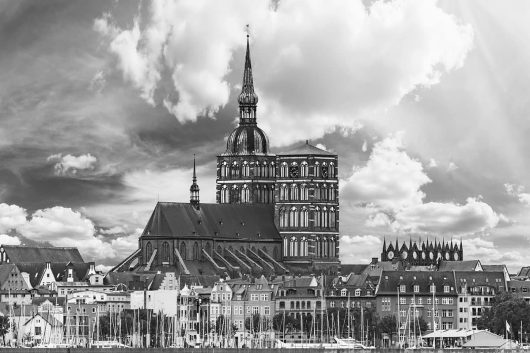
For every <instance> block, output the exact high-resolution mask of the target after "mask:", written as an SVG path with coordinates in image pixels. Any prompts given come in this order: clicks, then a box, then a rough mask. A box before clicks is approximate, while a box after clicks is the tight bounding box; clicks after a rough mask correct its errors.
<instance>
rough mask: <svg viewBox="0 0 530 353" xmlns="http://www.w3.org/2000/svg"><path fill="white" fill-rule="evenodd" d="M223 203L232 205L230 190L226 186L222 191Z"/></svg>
mask: <svg viewBox="0 0 530 353" xmlns="http://www.w3.org/2000/svg"><path fill="white" fill-rule="evenodd" d="M221 203H230V190H229V189H228V188H227V187H226V185H223V188H222V189H221Z"/></svg>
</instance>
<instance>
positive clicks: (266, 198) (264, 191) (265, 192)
mask: <svg viewBox="0 0 530 353" xmlns="http://www.w3.org/2000/svg"><path fill="white" fill-rule="evenodd" d="M261 192H262V194H263V203H269V202H270V200H269V189H268V188H267V185H263V189H262V190H261Z"/></svg>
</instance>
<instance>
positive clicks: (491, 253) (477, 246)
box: [463, 237, 526, 268]
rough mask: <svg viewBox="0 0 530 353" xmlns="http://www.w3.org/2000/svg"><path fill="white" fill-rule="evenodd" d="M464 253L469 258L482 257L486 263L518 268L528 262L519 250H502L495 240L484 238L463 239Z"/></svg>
mask: <svg viewBox="0 0 530 353" xmlns="http://www.w3.org/2000/svg"><path fill="white" fill-rule="evenodd" d="M463 246H464V254H465V256H466V258H468V259H482V261H483V263H484V264H495V263H496V264H506V265H507V266H510V265H511V266H512V267H513V268H516V267H517V266H521V264H524V263H525V262H526V260H525V257H524V256H522V255H521V254H520V253H519V252H517V251H514V250H513V251H502V250H499V249H498V246H496V245H495V243H494V242H493V241H490V240H486V239H483V238H478V237H477V238H471V239H466V240H464V241H463Z"/></svg>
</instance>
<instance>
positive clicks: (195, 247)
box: [193, 242, 199, 260]
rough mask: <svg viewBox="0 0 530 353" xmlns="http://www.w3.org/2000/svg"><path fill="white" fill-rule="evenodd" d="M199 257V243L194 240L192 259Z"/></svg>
mask: <svg viewBox="0 0 530 353" xmlns="http://www.w3.org/2000/svg"><path fill="white" fill-rule="evenodd" d="M198 259H199V244H198V243H197V242H195V243H194V244H193V260H198Z"/></svg>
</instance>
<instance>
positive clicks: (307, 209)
mask: <svg viewBox="0 0 530 353" xmlns="http://www.w3.org/2000/svg"><path fill="white" fill-rule="evenodd" d="M238 103H239V125H238V126H237V127H236V128H235V129H234V130H233V131H232V132H231V133H230V135H229V136H228V139H227V142H226V149H225V150H224V152H222V153H220V154H219V155H218V156H217V170H216V173H217V175H216V203H213V204H212V203H201V202H200V188H199V183H198V181H197V175H196V172H195V161H194V165H193V176H192V184H191V187H190V200H189V202H158V203H157V205H156V206H155V209H154V211H153V212H152V214H151V217H150V218H149V221H148V222H147V225H146V227H145V229H144V231H143V233H142V235H141V236H140V238H139V240H138V245H139V246H138V249H137V250H136V251H135V252H134V253H133V254H131V255H130V256H129V257H127V258H126V259H125V260H123V261H122V262H121V263H120V264H118V265H117V266H115V267H114V268H113V269H112V271H117V272H122V271H131V272H136V273H145V272H151V271H162V272H176V273H178V274H180V275H194V276H197V275H228V276H231V277H234V276H241V275H243V274H252V275H260V274H284V273H295V274H298V273H321V272H326V273H335V272H337V270H338V268H339V266H340V262H339V192H338V184H339V181H338V156H337V155H336V154H334V153H331V152H328V151H326V150H323V149H321V148H318V147H316V146H313V145H311V144H310V143H309V141H306V142H305V143H301V144H299V145H298V146H295V147H294V148H292V149H288V150H286V151H281V152H279V153H273V151H271V148H270V146H269V139H268V137H267V135H266V133H265V132H264V131H263V130H262V129H260V128H259V127H258V119H257V106H258V96H257V94H256V93H255V91H254V80H253V75H252V64H251V59H250V47H249V39H248V36H247V47H246V56H245V65H244V71H243V85H242V88H241V93H240V94H239V97H238Z"/></svg>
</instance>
